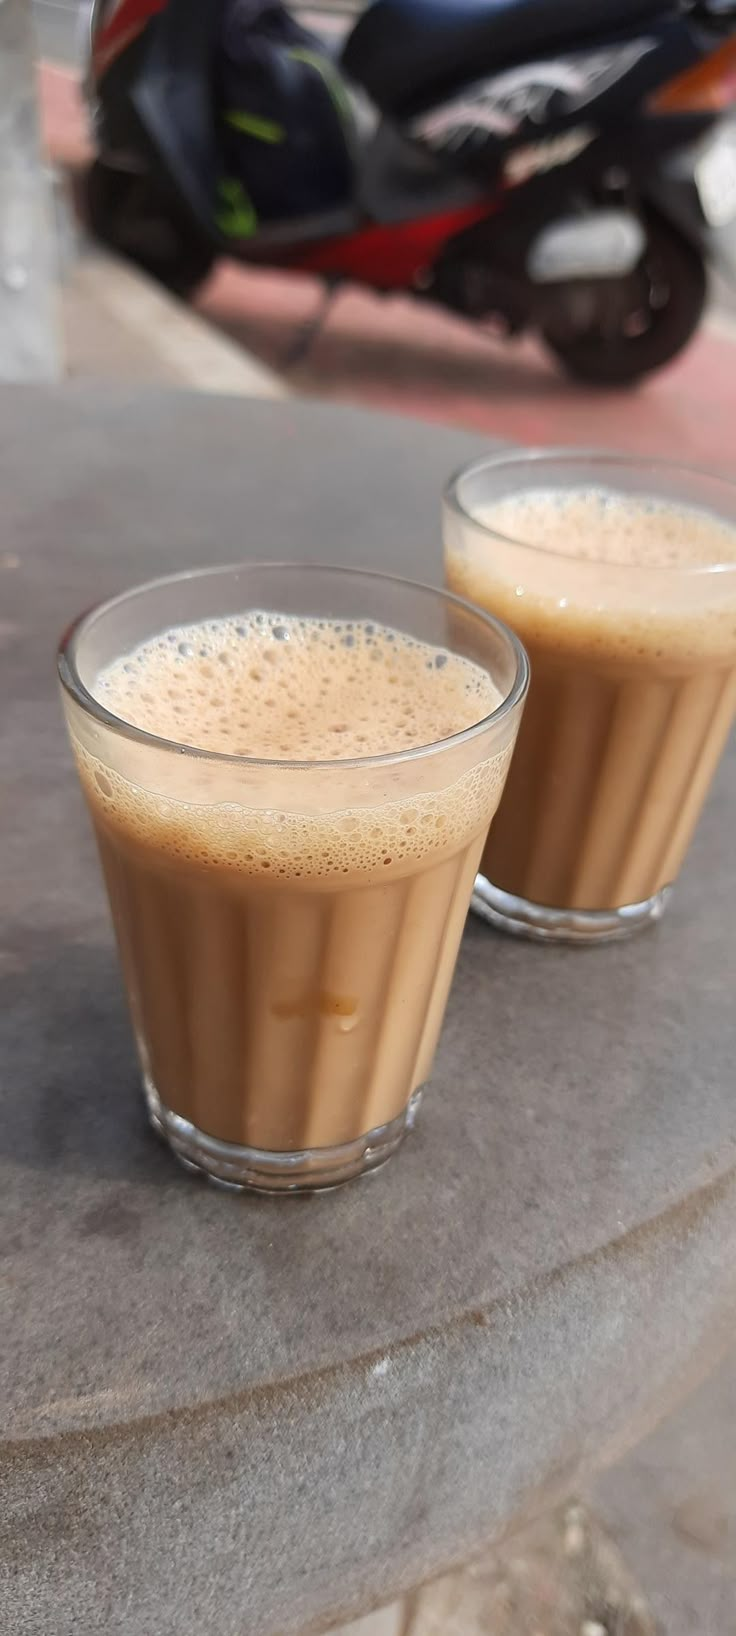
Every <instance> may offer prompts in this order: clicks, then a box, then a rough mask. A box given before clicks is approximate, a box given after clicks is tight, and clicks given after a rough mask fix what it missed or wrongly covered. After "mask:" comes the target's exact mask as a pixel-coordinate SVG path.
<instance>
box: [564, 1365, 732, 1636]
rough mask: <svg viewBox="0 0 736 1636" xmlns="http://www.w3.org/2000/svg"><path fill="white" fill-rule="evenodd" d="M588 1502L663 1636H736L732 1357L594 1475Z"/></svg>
mask: <svg viewBox="0 0 736 1636" xmlns="http://www.w3.org/2000/svg"><path fill="white" fill-rule="evenodd" d="M592 1503H593V1505H594V1506H595V1509H596V1511H597V1512H598V1514H599V1515H600V1516H601V1517H602V1518H603V1520H604V1522H605V1523H606V1525H607V1527H609V1528H611V1529H612V1530H613V1532H614V1534H615V1537H616V1539H617V1541H618V1543H619V1544H620V1546H621V1548H622V1550H623V1552H624V1554H625V1556H626V1560H627V1562H628V1563H629V1564H630V1566H631V1567H632V1568H633V1569H634V1570H635V1572H636V1573H637V1574H638V1576H639V1579H640V1582H641V1585H642V1587H643V1589H644V1591H645V1593H646V1595H647V1598H648V1600H649V1603H650V1606H651V1608H652V1611H653V1613H654V1614H655V1615H656V1616H657V1617H658V1619H659V1622H660V1625H661V1628H662V1630H663V1631H664V1633H665V1636H736V1353H733V1352H732V1353H731V1354H730V1355H729V1357H728V1358H726V1360H725V1361H724V1363H723V1364H722V1366H721V1368H720V1369H718V1370H717V1371H716V1373H715V1374H714V1375H713V1377H712V1378H711V1379H709V1380H707V1381H706V1382H705V1383H704V1385H703V1386H702V1387H701V1388H700V1390H699V1391H698V1392H696V1393H695V1394H694V1395H693V1396H692V1397H691V1398H689V1399H688V1401H687V1402H686V1403H684V1404H683V1405H682V1407H681V1408H680V1409H679V1410H678V1411H677V1413H675V1414H673V1415H671V1416H670V1417H669V1418H668V1419H667V1420H665V1422H664V1424H663V1425H661V1426H660V1427H658V1429H657V1430H656V1431H655V1432H654V1433H653V1434H652V1436H650V1437H648V1438H647V1439H646V1440H645V1442H643V1443H642V1444H641V1445H640V1447H639V1448H637V1449H635V1450H634V1451H633V1452H632V1453H631V1454H630V1455H629V1456H628V1458H627V1459H626V1460H624V1461H623V1462H622V1463H621V1464H620V1465H619V1466H617V1467H615V1468H614V1469H613V1470H611V1471H609V1472H606V1473H605V1475H604V1476H603V1477H601V1478H600V1479H599V1481H598V1482H597V1483H596V1485H595V1487H594V1489H593V1491H592Z"/></svg>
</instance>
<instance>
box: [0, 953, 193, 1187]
mask: <svg viewBox="0 0 736 1636" xmlns="http://www.w3.org/2000/svg"><path fill="white" fill-rule="evenodd" d="M9 942H10V945H11V946H12V948H13V950H14V954H13V958H12V962H11V961H9V960H6V963H5V965H4V966H3V964H2V962H1V961H0V1058H1V1059H2V1061H3V1063H4V1076H3V1077H4V1080H5V1084H4V1086H3V1119H2V1121H1V1122H0V1151H2V1152H3V1153H4V1154H5V1155H7V1156H8V1157H10V1158H12V1159H14V1160H15V1161H17V1162H18V1163H19V1164H22V1165H26V1166H28V1167H29V1168H31V1169H33V1170H40V1171H49V1172H54V1171H58V1170H60V1169H63V1170H64V1171H66V1172H67V1173H68V1172H73V1173H77V1174H78V1173H84V1174H93V1175H95V1176H98V1177H108V1178H118V1179H119V1178H122V1177H131V1176H135V1178H136V1180H138V1181H141V1180H143V1181H150V1183H151V1184H152V1185H157V1186H160V1184H161V1179H162V1177H164V1178H165V1175H166V1174H170V1173H171V1170H172V1164H171V1160H170V1159H169V1157H168V1156H167V1154H166V1153H165V1152H164V1150H163V1148H162V1147H160V1146H159V1144H158V1143H157V1142H156V1141H155V1139H154V1138H153V1137H152V1135H151V1133H150V1132H149V1130H148V1127H147V1125H146V1121H145V1117H144V1113H143V1107H142V1102H141V1097H140V1092H139V1089H138V1069H137V1064H136V1060H135V1052H134V1047H133V1042H132V1038H131V1032H130V1024H129V1022H128V1017H127V1014H126V1010H125V1002H124V998H123V994H122V990H121V985H120V978H119V974H118V968H117V961H116V957H115V952H114V950H113V948H112V947H105V946H100V945H99V944H94V945H91V944H87V943H84V942H78V941H73V942H65V941H63V939H62V937H61V936H60V933H59V929H58V927H49V928H48V929H47V930H46V931H44V932H40V931H38V930H34V931H33V932H32V933H28V932H27V931H23V930H18V931H16V932H15V934H14V936H13V937H12V939H10V940H9Z"/></svg>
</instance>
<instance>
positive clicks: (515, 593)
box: [446, 489, 736, 666]
mask: <svg viewBox="0 0 736 1636" xmlns="http://www.w3.org/2000/svg"><path fill="white" fill-rule="evenodd" d="M476 516H477V519H478V522H479V523H482V524H484V525H485V527H486V528H489V529H493V530H494V531H495V532H496V533H497V535H498V536H499V537H498V538H494V537H493V536H491V535H485V534H482V533H481V532H480V531H479V530H472V529H471V528H469V527H467V526H465V527H464V526H463V525H462V524H461V523H460V522H459V521H458V520H457V519H453V520H451V521H450V523H448V529H447V534H446V564H447V578H448V583H449V584H450V586H451V587H452V589H453V590H454V591H456V592H459V593H460V594H461V595H463V596H466V597H468V598H469V599H470V600H471V601H474V602H477V603H479V604H480V605H481V606H482V607H485V608H488V609H489V610H490V611H491V612H492V613H495V614H497V615H498V616H499V617H500V618H502V619H505V620H506V621H507V622H508V623H509V624H510V625H511V626H512V627H514V628H515V629H516V630H517V631H518V632H519V635H520V636H521V637H522V639H523V640H524V641H525V642H526V643H527V644H528V645H529V646H530V647H531V648H532V649H533V650H534V649H535V648H540V647H544V648H545V649H547V650H552V649H555V650H558V651H559V653H560V655H562V654H565V653H567V654H568V655H569V654H570V653H572V652H573V651H577V652H579V653H580V654H582V655H585V656H590V657H594V656H596V655H599V656H600V657H601V658H604V659H606V660H607V661H608V660H612V661H616V660H621V661H622V662H625V663H629V662H631V661H633V662H635V663H638V662H641V661H644V662H646V663H647V664H649V663H651V662H655V663H658V664H659V663H671V664H673V665H675V666H682V665H691V664H693V663H695V664H698V665H700V664H703V663H705V664H708V663H715V664H723V663H732V662H733V661H734V659H735V658H736V528H734V527H733V526H729V525H728V524H727V523H725V522H723V521H721V520H720V519H719V518H718V517H716V516H714V515H710V514H709V513H707V512H704V511H696V510H694V509H691V508H688V507H684V506H674V505H669V504H667V503H666V502H664V501H659V500H655V499H652V500H649V499H647V498H646V497H643V498H642V499H641V500H637V499H634V498H629V497H625V496H620V495H615V494H612V493H610V492H607V491H605V490H601V489H572V490H567V491H560V490H556V491H552V490H545V489H536V490H529V491H528V492H525V493H524V494H520V495H516V496H514V495H512V496H508V497H507V498H505V499H503V500H501V501H498V502H496V503H495V504H493V505H490V506H488V507H485V508H483V509H482V510H481V509H480V508H478V510H477V512H476ZM528 545H531V546H534V547H535V549H533V550H528V549H527V548H526V547H527V546H528ZM721 565H725V566H721Z"/></svg>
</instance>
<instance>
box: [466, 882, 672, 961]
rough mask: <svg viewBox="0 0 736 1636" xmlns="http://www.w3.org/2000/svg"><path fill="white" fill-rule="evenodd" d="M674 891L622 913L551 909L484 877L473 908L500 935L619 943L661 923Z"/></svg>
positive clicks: (544, 940)
mask: <svg viewBox="0 0 736 1636" xmlns="http://www.w3.org/2000/svg"><path fill="white" fill-rule="evenodd" d="M671 891H672V887H671V886H665V887H663V889H662V891H661V892H657V893H656V894H655V896H654V897H652V898H647V899H646V900H645V902H644V903H627V904H625V905H624V907H623V908H621V909H550V908H547V907H545V905H544V904H541V903H529V902H528V901H527V899H526V898H517V897H513V896H512V894H511V893H510V892H502V891H501V888H500V886H492V885H491V882H490V881H489V880H486V877H485V875H476V877H475V886H474V888H473V896H472V898H471V900H470V907H471V909H473V910H474V912H475V914H477V915H479V916H480V918H481V920H486V921H487V922H488V924H489V925H490V926H495V927H496V929H497V930H498V931H502V932H511V933H512V935H513V936H515V937H530V938H532V939H533V940H534V941H535V942H538V943H577V944H586V943H617V942H619V941H620V940H621V939H622V938H624V937H633V936H634V933H635V932H640V931H643V930H644V927H645V926H651V925H653V923H654V922H655V921H657V920H661V918H662V915H663V914H664V910H665V906H666V904H667V901H668V899H669V896H670V893H671Z"/></svg>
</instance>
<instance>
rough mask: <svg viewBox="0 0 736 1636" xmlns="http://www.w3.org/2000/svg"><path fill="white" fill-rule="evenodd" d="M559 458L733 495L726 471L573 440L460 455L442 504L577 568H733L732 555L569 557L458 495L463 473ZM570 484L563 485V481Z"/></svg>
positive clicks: (638, 571)
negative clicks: (667, 559)
mask: <svg viewBox="0 0 736 1636" xmlns="http://www.w3.org/2000/svg"><path fill="white" fill-rule="evenodd" d="M562 461H566V462H568V463H570V462H575V461H579V462H580V463H581V464H582V463H583V462H586V461H587V462H589V463H590V464H591V465H596V464H597V465H599V466H602V467H608V468H610V469H613V470H628V471H641V472H644V471H652V472H654V473H655V475H656V474H658V473H661V474H662V476H663V477H669V478H670V480H671V482H672V483H673V485H674V486H676V485H677V482H678V480H681V479H682V478H683V477H685V478H687V477H692V478H697V479H698V480H700V481H704V482H708V483H713V484H714V485H717V486H720V487H721V488H723V489H725V490H727V491H728V492H729V493H730V494H732V495H733V498H734V501H736V481H734V479H733V478H731V477H729V476H727V474H726V473H725V472H722V471H718V470H716V469H715V468H714V467H710V468H709V467H707V466H696V465H692V464H690V463H688V464H686V465H684V464H683V463H682V462H681V461H676V460H667V459H666V458H665V457H664V456H661V457H660V456H659V455H651V456H649V455H629V454H626V453H624V452H623V451H616V450H610V449H596V448H578V447H575V446H574V445H573V446H572V447H570V448H565V447H562V446H560V447H551V448H542V447H541V446H538V447H534V448H528V449H523V448H520V449H513V448H507V449H499V450H498V451H496V452H495V453H494V452H493V451H491V452H490V453H488V454H485V455H480V456H478V458H477V459H475V460H470V461H466V463H465V464H464V465H463V466H459V467H457V468H456V470H455V471H454V472H453V474H452V476H451V477H450V479H449V481H448V482H447V483H446V485H445V489H444V493H443V502H444V505H445V506H446V508H447V510H448V511H451V512H452V513H453V514H454V515H455V516H456V517H459V518H460V520H461V521H462V522H464V523H470V524H472V526H473V527H474V528H477V529H479V530H480V531H481V533H483V534H485V535H487V537H488V538H489V539H493V540H500V541H501V542H502V544H504V545H510V546H513V547H514V548H515V549H516V550H518V551H529V552H533V553H534V555H535V556H538V557H546V558H547V559H548V561H550V562H552V561H554V562H561V563H570V562H572V561H575V562H576V563H577V565H578V567H580V568H583V569H590V570H591V571H593V570H596V569H597V570H600V569H601V568H603V569H605V570H606V571H607V572H609V573H617V572H621V571H625V572H626V573H627V574H629V575H631V576H639V575H643V574H666V575H669V576H670V577H672V576H674V575H677V576H681V577H682V578H683V579H686V578H695V577H698V578H699V577H704V576H708V575H711V574H719V575H720V574H728V573H736V558H733V559H732V560H726V561H725V562H708V563H687V564H677V563H675V564H668V563H662V562H660V563H642V562H639V563H636V562H624V561H622V560H619V559H617V558H614V559H611V558H609V559H608V560H605V559H604V558H601V557H577V558H573V557H571V556H569V555H568V554H567V553H566V552H564V551H551V550H549V549H548V547H547V546H544V545H541V544H538V543H537V542H536V541H534V540H525V539H520V538H518V537H516V536H514V535H513V534H504V533H503V532H502V530H501V529H499V528H493V527H492V526H491V525H490V524H489V523H486V522H484V521H483V519H482V518H481V517H478V516H477V515H476V514H475V513H474V512H472V511H471V510H470V509H469V507H468V506H467V505H466V504H465V503H464V502H463V500H462V499H461V497H460V485H461V483H462V481H463V479H465V478H469V477H470V478H472V477H475V476H478V475H480V474H481V473H482V472H484V471H497V470H499V469H503V467H504V466H508V467H509V469H510V470H513V469H514V468H517V467H521V466H526V465H532V466H537V467H538V468H539V469H540V471H541V470H544V468H545V467H547V466H553V465H555V464H557V463H560V462H562ZM571 486H572V485H569V487H571ZM591 486H593V485H591ZM649 498H651V499H655V500H660V499H661V500H663V501H666V500H667V498H668V496H667V495H666V493H664V492H663V493H662V494H658V493H656V492H655V493H654V494H652V495H650V496H649ZM683 505H688V502H687V501H683ZM689 509H690V510H698V509H700V508H698V507H697V506H696V505H690V506H689ZM713 516H714V517H715V518H716V520H717V521H719V522H724V523H726V524H728V521H729V519H727V518H725V517H723V516H722V515H721V514H720V513H719V512H718V511H714V512H713ZM734 535H735V536H736V523H735V524H734Z"/></svg>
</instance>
